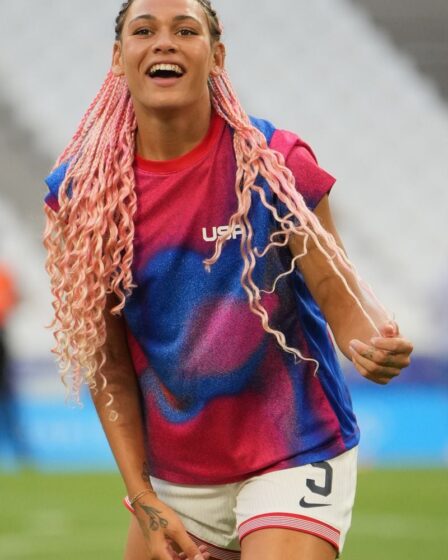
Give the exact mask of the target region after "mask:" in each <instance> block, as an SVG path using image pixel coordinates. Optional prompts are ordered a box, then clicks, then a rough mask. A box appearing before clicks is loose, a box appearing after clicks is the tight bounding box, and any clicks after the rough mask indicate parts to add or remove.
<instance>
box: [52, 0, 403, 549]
mask: <svg viewBox="0 0 448 560" xmlns="http://www.w3.org/2000/svg"><path fill="white" fill-rule="evenodd" d="M224 59H225V49H224V46H223V44H222V43H221V27H220V24H219V20H218V18H217V15H216V13H215V12H214V11H213V9H212V7H211V5H210V3H209V2H208V0H133V1H130V2H127V3H125V4H124V5H123V7H122V9H121V11H120V14H119V16H118V18H117V21H116V41H115V44H114V50H113V62H112V69H111V72H110V73H109V75H108V77H107V79H106V81H105V83H104V85H103V87H102V89H101V91H100V92H99V94H98V96H97V97H96V99H95V100H94V102H93V103H92V105H91V107H90V108H89V110H88V111H87V113H86V116H85V117H84V119H83V121H82V122H81V124H80V127H79V129H78V131H77V133H76V134H75V136H74V138H73V140H72V142H71V143H70V145H69V146H68V148H67V149H66V150H65V151H64V153H63V154H62V155H61V156H60V158H59V159H58V161H57V164H56V167H55V170H54V171H53V173H52V175H51V176H50V178H49V179H48V180H47V182H48V185H49V187H50V194H49V196H48V197H47V203H48V205H47V209H46V212H47V218H48V221H47V229H46V233H45V243H46V247H47V249H48V251H49V257H48V265H47V268H48V271H49V274H50V277H51V280H52V289H53V294H54V306H55V326H56V329H55V335H56V340H57V347H56V350H55V351H56V353H57V354H58V356H59V359H60V363H61V370H62V373H63V376H64V378H65V377H66V376H67V374H68V372H69V370H70V369H71V370H72V374H71V375H72V387H73V391H74V393H75V395H77V394H78V391H79V388H80V386H81V384H82V382H83V381H86V382H87V383H88V384H89V386H90V387H91V389H92V394H93V398H94V401H95V405H96V407H97V410H98V414H99V416H100V419H101V421H102V424H103V428H104V430H105V433H106V435H107V437H108V440H109V443H110V446H111V448H112V451H113V453H114V455H115V458H116V461H117V464H118V466H119V468H120V471H121V474H122V476H123V480H124V482H125V485H126V488H127V492H128V498H127V499H126V504H127V506H128V508H129V509H130V510H131V511H132V512H133V514H134V515H133V516H132V519H131V526H130V530H129V539H128V545H127V549H126V559H128V560H140V559H142V560H143V559H148V558H150V559H163V560H168V559H173V558H189V559H193V558H194V559H198V558H199V559H203V558H205V559H207V558H212V559H229V558H230V559H235V560H236V559H238V558H240V557H241V558H242V559H243V560H260V559H272V560H276V559H279V560H280V559H281V560H285V559H291V560H295V559H305V558H306V559H307V560H327V559H333V558H335V557H336V555H337V554H338V552H339V551H340V550H341V549H342V546H343V542H344V539H345V535H346V532H347V530H348V527H349V524H350V517H351V510H352V506H353V500H354V492H355V481H356V452H357V444H358V439H359V434H358V428H357V426H356V420H355V418H354V415H353V412H352V409H351V403H350V397H349V395H348V392H347V389H346V386H345V384H344V381H343V378H342V373H341V371H340V368H339V366H338V363H337V360H336V357H335V353H334V349H333V346H332V342H331V339H330V336H329V334H328V331H327V323H326V322H328V324H329V326H330V327H331V330H332V332H333V335H334V338H335V340H336V342H337V344H338V346H339V348H340V349H341V351H342V352H343V353H344V354H345V355H346V356H347V357H349V358H350V359H351V360H352V361H353V363H354V365H355V367H356V368H357V369H358V371H359V372H360V373H361V375H363V376H365V377H366V378H368V379H370V380H372V381H374V382H376V383H381V384H386V383H388V382H389V381H390V380H391V379H393V378H394V377H396V376H397V375H398V374H399V373H400V371H401V369H402V368H404V367H406V366H407V365H408V364H409V355H410V353H411V350H412V347H411V344H410V343H409V342H408V341H406V340H405V339H403V338H401V337H400V335H399V332H398V327H397V326H396V324H395V323H393V322H391V321H390V320H389V318H388V316H387V313H386V312H385V311H384V309H383V308H382V307H381V305H380V304H379V303H378V302H377V301H376V300H375V299H374V298H373V297H372V294H371V292H369V290H367V289H365V288H363V286H362V284H361V282H360V280H359V278H358V276H357V275H356V273H355V271H354V269H353V267H352V266H351V264H350V262H349V261H348V259H347V257H346V256H345V253H344V251H343V248H342V244H341V242H340V239H339V237H338V235H337V232H336V230H335V227H334V224H333V221H332V218H331V213H330V209H329V204H328V196H327V195H328V193H329V191H330V189H331V187H332V185H333V183H334V179H333V178H332V177H331V176H330V175H329V174H328V173H326V172H325V171H324V170H323V169H321V168H320V167H318V165H317V163H316V161H315V158H314V155H313V153H312V151H311V149H310V147H309V146H307V145H306V144H305V143H304V142H303V141H301V140H300V139H299V138H298V137H297V136H295V135H293V134H291V133H288V132H285V131H280V130H276V129H275V127H273V125H271V124H270V123H268V122H267V121H261V120H257V119H251V120H250V119H249V118H248V117H247V115H246V114H245V113H244V111H243V109H242V108H241V107H240V105H239V103H238V101H237V99H236V97H235V94H234V93H233V90H232V87H231V85H230V83H229V81H228V78H227V75H226V73H225V70H224ZM312 210H314V212H313V211H312ZM296 265H297V266H296ZM122 311H123V313H121V312H122ZM323 317H325V319H324V318H323ZM187 531H188V532H187ZM240 551H241V552H240Z"/></svg>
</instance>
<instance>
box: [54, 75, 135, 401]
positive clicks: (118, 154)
mask: <svg viewBox="0 0 448 560" xmlns="http://www.w3.org/2000/svg"><path fill="white" fill-rule="evenodd" d="M135 129H136V123H135V116H134V111H133V107H132V102H131V99H130V95H129V91H128V88H127V85H126V83H125V81H124V79H123V78H117V77H115V76H114V75H113V74H112V73H109V74H108V76H107V78H106V81H105V83H104V85H103V87H102V88H101V95H98V96H97V98H96V102H95V104H92V106H91V107H90V108H89V109H88V111H87V113H86V116H85V117H84V119H83V120H82V122H81V124H80V126H79V128H78V130H77V132H76V134H75V135H74V137H73V139H72V141H71V142H70V144H69V145H68V146H67V148H66V149H65V150H64V153H63V155H62V157H61V158H59V159H58V162H57V164H59V163H60V162H61V161H69V162H70V165H69V167H68V170H67V173H66V177H65V179H64V182H63V184H62V185H61V188H60V195H59V205H60V208H59V211H58V212H57V213H55V212H54V211H53V210H51V209H48V208H47V209H46V214H47V227H46V230H45V233H44V245H45V247H46V248H47V251H48V258H47V270H48V273H49V275H50V278H51V287H52V293H53V296H54V302H53V307H54V311H55V319H54V321H53V326H54V327H55V339H56V348H55V349H54V352H55V353H56V355H57V356H58V361H59V366H60V369H61V374H62V379H63V381H64V383H66V378H67V376H69V375H70V377H71V379H72V383H71V388H72V391H73V393H74V395H75V397H76V398H77V397H78V395H79V389H80V386H81V384H82V382H83V381H86V382H87V383H88V384H89V385H90V386H92V387H95V386H96V377H95V374H96V372H97V371H98V370H99V369H100V368H99V366H100V364H101V363H102V362H103V361H104V355H103V353H102V351H101V349H102V347H103V346H104V343H105V339H106V329H105V320H104V309H105V306H106V297H107V294H108V293H114V294H115V295H116V296H117V298H118V302H119V304H118V306H117V307H116V309H114V312H115V313H118V312H119V311H120V310H121V309H122V308H123V307H124V304H125V299H126V296H127V295H128V294H129V293H130V292H131V290H132V287H133V286H132V274H131V263H132V258H133V250H132V244H133V239H134V223H133V216H134V214H135V211H136V204H137V202H136V195H135V190H134V174H133V160H134V145H135V144H134V137H135ZM70 371H71V374H70ZM104 384H105V383H104V380H103V385H104ZM66 385H68V384H67V383H66Z"/></svg>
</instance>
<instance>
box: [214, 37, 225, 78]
mask: <svg viewBox="0 0 448 560" xmlns="http://www.w3.org/2000/svg"><path fill="white" fill-rule="evenodd" d="M225 61H226V48H225V46H224V44H223V43H221V42H219V43H216V45H215V46H214V47H213V66H212V69H211V72H210V75H211V76H219V75H220V74H221V73H222V71H223V70H224V66H225Z"/></svg>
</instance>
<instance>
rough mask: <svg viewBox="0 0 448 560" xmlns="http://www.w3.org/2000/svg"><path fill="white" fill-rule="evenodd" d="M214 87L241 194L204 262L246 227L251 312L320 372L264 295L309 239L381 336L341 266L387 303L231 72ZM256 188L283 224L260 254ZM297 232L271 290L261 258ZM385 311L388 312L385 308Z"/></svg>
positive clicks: (212, 81) (245, 284) (245, 281)
mask: <svg viewBox="0 0 448 560" xmlns="http://www.w3.org/2000/svg"><path fill="white" fill-rule="evenodd" d="M210 87H211V91H212V100H213V104H214V107H215V110H216V111H217V112H218V113H219V114H220V115H221V116H222V117H223V118H224V119H225V120H226V121H227V122H228V124H229V125H230V126H231V127H232V129H233V130H234V136H233V137H234V149H235V156H236V162H237V176H236V184H235V190H236V195H237V198H238V208H237V210H236V212H235V213H234V214H233V215H232V216H231V217H230V220H229V226H230V227H229V229H228V230H227V233H226V234H225V235H223V236H220V237H218V239H217V241H216V248H215V253H214V255H213V256H212V257H211V258H209V259H206V260H205V261H204V264H205V266H206V267H207V268H208V269H209V268H210V267H211V266H212V265H213V264H215V263H216V262H217V260H218V259H219V258H220V256H221V253H222V250H223V247H224V245H225V243H226V242H227V241H228V240H229V239H231V238H232V237H233V233H234V231H235V228H239V231H242V236H241V254H242V258H243V262H244V267H243V271H242V275H241V284H242V286H243V288H244V290H245V291H246V293H247V296H248V299H249V306H250V309H251V311H252V312H253V313H255V314H256V315H258V316H259V317H260V319H261V321H262V325H263V328H264V329H265V331H266V332H268V333H270V334H272V335H273V336H274V337H275V338H276V339H277V342H278V343H279V344H280V346H281V347H282V348H283V349H284V350H285V351H286V352H289V353H291V354H293V355H294V356H296V357H297V358H298V359H300V360H308V361H312V362H314V363H315V365H316V371H317V367H318V365H319V364H318V363H317V361H316V360H314V359H310V358H308V357H306V356H303V355H302V354H301V352H300V351H299V350H298V349H296V348H292V347H290V346H288V345H287V343H286V339H285V336H284V334H283V333H282V332H281V331H279V330H276V329H273V328H271V326H270V325H269V316H268V313H267V311H266V309H265V307H264V306H263V304H262V293H268V294H269V293H273V292H274V290H275V288H276V286H277V284H278V282H279V281H280V280H281V279H282V278H284V277H286V276H288V275H289V274H292V273H293V272H294V270H295V265H296V263H297V262H298V261H299V260H300V258H302V257H303V256H305V255H306V254H307V252H308V243H309V241H310V240H312V241H313V242H314V244H315V245H316V247H317V248H318V250H319V251H320V252H321V253H322V254H323V255H324V256H325V258H326V259H327V261H328V263H329V265H330V266H331V268H332V269H333V271H334V273H335V275H336V276H337V277H339V278H340V280H341V282H342V283H343V285H344V286H345V288H346V290H347V291H348V293H349V294H350V295H351V296H352V297H353V299H354V301H355V303H356V304H357V305H358V307H359V308H360V310H361V312H362V313H363V315H364V316H365V317H366V319H367V320H368V321H369V323H370V324H371V325H372V327H373V329H374V330H375V331H376V332H377V333H378V334H379V331H378V328H377V327H376V325H375V323H374V321H373V320H372V318H371V317H370V315H369V314H368V313H367V311H366V310H365V309H364V307H363V305H362V303H361V301H360V299H359V297H358V296H357V295H356V294H355V293H354V292H353V290H352V289H351V287H350V286H349V284H348V282H347V280H346V278H345V276H344V274H343V272H341V270H342V271H347V272H349V273H350V274H352V275H353V276H354V277H355V278H357V280H358V282H359V284H360V285H361V286H363V288H364V290H365V291H366V293H367V294H368V295H369V297H370V298H372V299H374V300H375V302H376V304H377V305H378V306H379V307H381V308H382V305H381V303H380V302H379V301H378V300H377V299H376V298H375V296H374V294H373V292H372V290H371V289H370V287H369V286H368V285H367V284H365V283H364V282H363V281H362V279H361V278H360V277H359V275H358V274H357V272H356V270H355V268H354V267H353V265H352V264H351V262H350V261H349V260H348V258H347V256H346V254H345V253H344V251H343V250H342V249H341V248H340V247H339V246H338V244H337V243H336V240H335V239H334V237H333V236H332V235H331V234H330V233H328V232H327V231H326V230H325V229H324V228H323V227H322V226H321V224H320V221H319V220H318V218H317V217H316V215H315V214H314V213H313V212H312V211H310V210H309V209H308V207H307V206H306V203H305V201H304V199H303V197H302V196H301V194H300V193H299V192H298V191H297V189H296V186H295V179H294V176H293V174H292V172H291V171H290V170H289V169H288V168H287V167H286V164H285V159H284V156H283V155H282V154H280V153H279V152H276V151H275V150H272V149H270V148H269V147H268V145H267V142H266V138H265V137H264V135H263V134H262V133H261V132H260V131H259V130H258V129H257V128H255V127H254V126H253V125H252V124H251V122H250V119H249V117H248V115H247V114H246V113H245V111H244V110H243V109H242V107H241V105H240V103H239V101H238V99H237V97H236V95H235V93H234V90H233V88H232V85H231V83H230V81H229V78H228V76H227V73H226V72H223V73H221V74H220V75H219V76H214V77H212V78H211V79H210ZM259 175H260V176H262V177H263V178H264V179H266V181H267V183H268V185H269V187H270V188H271V190H272V191H273V192H274V194H275V195H276V196H277V197H278V199H279V200H280V202H282V203H283V204H284V205H285V206H286V208H287V209H288V210H289V213H288V214H287V216H284V217H281V216H279V214H278V211H277V209H276V208H275V207H274V206H272V205H271V204H269V202H268V201H267V200H266V196H265V193H264V191H263V189H262V188H261V187H259V186H257V185H256V184H255V181H256V179H257V177H258V176H259ZM253 192H256V193H257V194H258V195H259V196H260V199H261V201H262V204H263V205H264V206H265V207H266V208H267V209H268V210H269V211H270V212H271V213H272V215H273V217H274V219H275V220H276V222H277V223H278V224H279V228H280V229H279V230H277V231H275V232H274V233H272V234H271V236H270V242H269V244H268V245H267V246H266V247H265V248H264V249H263V250H262V251H261V252H260V250H259V249H258V248H254V247H253V244H252V240H253V233H254V232H253V228H252V225H251V223H250V221H249V211H250V209H251V206H252V193H253ZM293 235H294V236H299V237H301V238H302V239H303V251H302V252H301V253H300V254H299V255H297V256H296V257H295V258H294V259H292V262H291V267H290V268H289V270H287V271H286V272H284V273H282V274H280V275H279V276H278V277H277V278H276V279H275V280H274V283H273V286H272V288H271V289H270V290H262V289H260V287H259V286H257V285H256V283H255V282H254V279H253V271H254V269H255V266H256V262H257V258H262V257H264V256H266V255H267V254H268V253H269V251H271V250H272V249H274V247H279V246H281V247H285V246H287V244H288V243H289V240H290V239H291V237H292V236H293ZM279 237H281V238H282V240H281V241H278V238H279ZM383 310H384V309H383ZM384 312H385V313H386V310H384Z"/></svg>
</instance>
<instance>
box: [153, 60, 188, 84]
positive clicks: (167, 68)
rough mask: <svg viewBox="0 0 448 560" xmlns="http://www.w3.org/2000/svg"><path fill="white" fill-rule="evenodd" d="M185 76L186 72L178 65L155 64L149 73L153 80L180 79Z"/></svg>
mask: <svg viewBox="0 0 448 560" xmlns="http://www.w3.org/2000/svg"><path fill="white" fill-rule="evenodd" d="M184 74H185V70H184V69H183V68H181V67H180V66H179V65H178V64H163V63H159V64H154V65H153V66H151V67H150V68H149V70H148V72H147V75H148V76H149V77H150V78H153V79H165V80H166V79H170V78H171V79H179V78H181V77H182V76H183V75H184Z"/></svg>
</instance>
